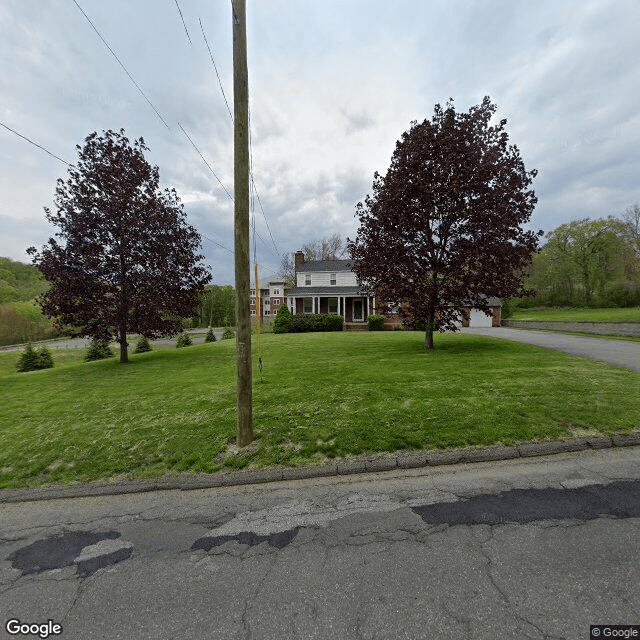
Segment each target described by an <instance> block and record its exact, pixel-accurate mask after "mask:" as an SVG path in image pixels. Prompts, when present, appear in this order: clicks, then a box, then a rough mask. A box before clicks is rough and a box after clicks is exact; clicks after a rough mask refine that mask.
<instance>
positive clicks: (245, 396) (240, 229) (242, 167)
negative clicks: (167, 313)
mask: <svg viewBox="0 0 640 640" xmlns="http://www.w3.org/2000/svg"><path fill="white" fill-rule="evenodd" d="M231 10H232V20H233V123H234V126H233V149H234V154H233V157H234V171H233V185H234V234H233V235H234V250H235V268H236V322H237V330H236V363H237V400H236V406H237V409H238V434H237V440H236V442H237V444H238V446H239V447H246V446H247V445H249V444H251V442H253V424H252V407H251V391H252V381H251V313H250V309H249V287H250V271H249V81H248V71H247V25H246V13H247V10H246V0H232V3H231ZM257 286H258V283H256V287H257Z"/></svg>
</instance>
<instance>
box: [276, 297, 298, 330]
mask: <svg viewBox="0 0 640 640" xmlns="http://www.w3.org/2000/svg"><path fill="white" fill-rule="evenodd" d="M293 318H294V316H293V314H292V313H291V311H289V307H288V306H287V305H286V304H283V305H282V306H281V307H280V309H278V313H277V314H276V317H275V320H274V321H273V324H272V325H271V330H272V331H273V333H289V332H290V331H291V326H292V323H293Z"/></svg>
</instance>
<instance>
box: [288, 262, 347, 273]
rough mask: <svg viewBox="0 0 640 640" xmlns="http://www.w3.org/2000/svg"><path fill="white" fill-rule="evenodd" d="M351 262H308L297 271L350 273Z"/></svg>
mask: <svg viewBox="0 0 640 640" xmlns="http://www.w3.org/2000/svg"><path fill="white" fill-rule="evenodd" d="M352 266H353V260H309V262H303V263H302V264H301V265H300V268H299V269H298V271H302V272H304V271H351V267H352Z"/></svg>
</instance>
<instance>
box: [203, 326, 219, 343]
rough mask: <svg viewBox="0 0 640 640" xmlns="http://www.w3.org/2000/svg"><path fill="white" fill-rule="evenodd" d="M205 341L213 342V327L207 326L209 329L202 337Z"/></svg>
mask: <svg viewBox="0 0 640 640" xmlns="http://www.w3.org/2000/svg"><path fill="white" fill-rule="evenodd" d="M204 341H205V342H215V341H216V334H215V333H213V327H209V331H207V335H206V336H205V337H204Z"/></svg>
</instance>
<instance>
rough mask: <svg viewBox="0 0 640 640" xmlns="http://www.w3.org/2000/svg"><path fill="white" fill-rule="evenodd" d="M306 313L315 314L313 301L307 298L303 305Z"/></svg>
mask: <svg viewBox="0 0 640 640" xmlns="http://www.w3.org/2000/svg"><path fill="white" fill-rule="evenodd" d="M302 310H303V312H304V313H313V300H312V298H305V299H304V304H303V309H302Z"/></svg>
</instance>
